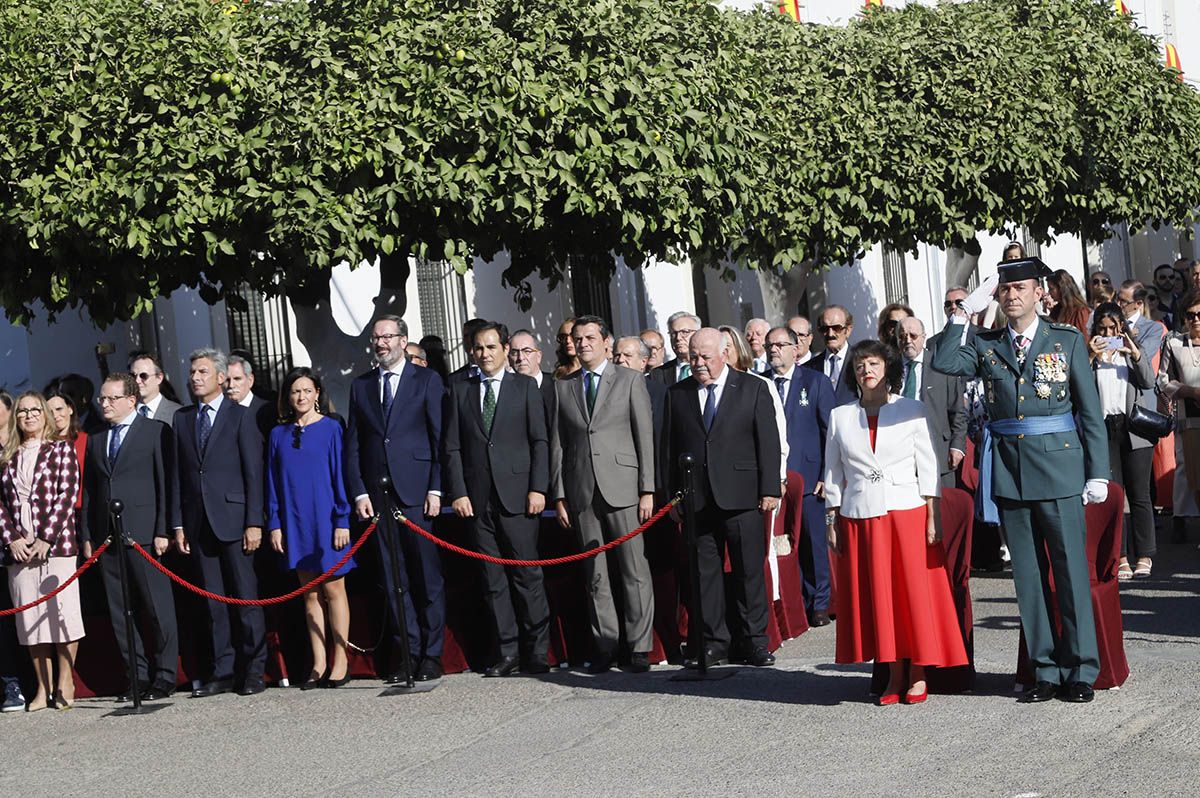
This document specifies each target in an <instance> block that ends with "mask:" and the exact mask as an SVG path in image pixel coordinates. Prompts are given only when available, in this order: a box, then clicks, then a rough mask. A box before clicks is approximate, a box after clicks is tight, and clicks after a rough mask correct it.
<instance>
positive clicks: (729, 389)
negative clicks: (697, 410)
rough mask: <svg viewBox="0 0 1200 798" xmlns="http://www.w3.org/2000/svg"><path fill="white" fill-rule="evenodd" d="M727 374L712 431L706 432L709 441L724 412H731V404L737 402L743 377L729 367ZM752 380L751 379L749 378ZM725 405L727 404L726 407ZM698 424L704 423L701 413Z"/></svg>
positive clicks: (719, 424)
mask: <svg viewBox="0 0 1200 798" xmlns="http://www.w3.org/2000/svg"><path fill="white" fill-rule="evenodd" d="M725 368H727V369H729V374H728V375H726V377H725V387H724V388H723V389H722V390H721V398H720V400H719V401H718V402H717V416H716V418H714V419H713V425H712V429H710V430H709V431H708V437H709V438H710V439H711V438H712V437H713V436H714V435H715V434H716V432H717V429H718V428H719V427H720V426H721V420H722V419H723V418H724V417H725V411H726V410H729V412H733V402H735V401H737V396H738V393H739V392H738V387H739V386H740V385H741V382H742V379H743V375H742V373H741V372H739V371H734V370H733V369H732V368H730V366H728V365H726V366H725ZM749 379H753V377H751V378H749ZM726 403H729V404H728V405H727V404H726ZM700 423H701V424H703V423H704V418H703V413H702V414H701V418H700Z"/></svg>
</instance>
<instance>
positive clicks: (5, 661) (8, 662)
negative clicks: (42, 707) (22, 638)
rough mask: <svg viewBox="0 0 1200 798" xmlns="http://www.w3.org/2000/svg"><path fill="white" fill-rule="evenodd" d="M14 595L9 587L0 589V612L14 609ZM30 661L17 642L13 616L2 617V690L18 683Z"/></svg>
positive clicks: (0, 665)
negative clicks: (26, 664)
mask: <svg viewBox="0 0 1200 798" xmlns="http://www.w3.org/2000/svg"><path fill="white" fill-rule="evenodd" d="M12 606H13V604H12V594H10V593H9V592H8V588H7V587H0V610H8V609H12ZM28 661H29V657H28V655H27V654H25V652H23V651H21V646H20V644H19V643H18V642H17V626H16V621H14V620H13V616H12V615H6V616H4V617H0V689H7V687H8V685H9V683H18V682H19V681H20V678H21V673H22V672H23V670H24V669H25V668H24V667H23V666H24V663H25V662H28Z"/></svg>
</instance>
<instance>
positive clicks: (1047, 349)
mask: <svg viewBox="0 0 1200 798" xmlns="http://www.w3.org/2000/svg"><path fill="white" fill-rule="evenodd" d="M1031 326H1032V325H1031ZM962 329H963V328H962V326H961V325H960V324H955V323H954V322H953V321H952V322H951V323H950V324H948V325H947V327H946V331H945V332H944V333H943V334H942V335H941V340H940V341H938V345H937V348H936V349H935V351H934V354H933V361H932V363H931V366H932V367H933V368H934V369H935V370H937V371H940V372H943V373H945V374H952V375H957V376H962V377H979V378H980V379H981V380H983V389H984V400H985V403H986V405H987V410H988V414H989V418H990V419H991V420H992V421H993V422H996V421H997V420H1008V421H1001V423H1000V424H999V425H997V426H999V427H1004V426H1006V425H1007V428H1008V429H1009V430H1010V431H1014V430H1019V429H1021V428H1024V427H1025V426H1026V425H1030V426H1032V425H1035V424H1038V423H1041V424H1043V425H1045V424H1046V422H1047V421H1049V420H1050V419H1048V418H1044V417H1051V416H1059V418H1056V419H1053V421H1058V422H1064V424H1060V425H1059V426H1064V425H1069V424H1070V422H1069V421H1068V420H1067V419H1068V418H1069V416H1070V414H1072V413H1074V414H1076V416H1077V419H1078V422H1077V423H1078V429H1069V430H1067V431H1057V432H1049V433H1045V434H1039V433H1037V432H1033V433H1032V434H1025V433H1023V432H1019V431H1017V432H1015V434H1002V435H994V436H993V441H992V445H993V454H992V463H991V467H992V497H994V499H995V503H996V505H997V507H998V509H999V520H1000V521H1001V523H1003V525H1004V530H1005V535H1006V537H1007V541H1008V551H1009V554H1010V556H1011V557H1012V568H1013V583H1014V586H1015V588H1016V592H1017V604H1018V606H1019V608H1020V612H1021V623H1022V625H1023V626H1024V629H1025V639H1026V641H1027V643H1028V648H1029V655H1030V659H1031V661H1032V663H1033V665H1034V668H1035V669H1036V674H1037V676H1036V678H1037V680H1038V681H1044V682H1049V683H1050V684H1054V685H1065V684H1071V683H1074V682H1083V683H1086V684H1087V685H1089V686H1090V685H1091V684H1093V683H1094V682H1095V680H1096V676H1097V674H1098V673H1099V671H1100V658H1099V652H1098V649H1097V646H1096V626H1095V619H1094V618H1093V615H1092V600H1091V580H1090V577H1089V574H1088V558H1087V552H1086V549H1085V544H1086V542H1087V527H1086V523H1085V520H1084V512H1083V501H1082V498H1081V497H1082V494H1083V492H1084V484H1085V482H1086V481H1087V480H1090V479H1102V480H1107V479H1108V477H1109V475H1110V471H1109V462H1108V437H1107V432H1106V429H1105V426H1104V418H1103V416H1102V415H1101V411H1100V397H1099V394H1098V393H1097V391H1096V384H1095V382H1094V378H1093V376H1092V370H1091V367H1090V365H1089V362H1088V354H1087V345H1086V343H1085V341H1084V338H1083V336H1082V335H1080V333H1079V330H1077V329H1076V328H1074V327H1072V326H1069V325H1063V324H1053V323H1051V322H1049V321H1048V320H1046V319H1044V318H1040V319H1038V321H1037V326H1036V329H1035V330H1033V332H1032V337H1030V338H1029V341H1028V344H1027V346H1026V348H1025V358H1024V362H1021V359H1020V358H1019V357H1018V353H1017V350H1016V349H1015V348H1014V346H1013V340H1012V333H1011V332H1010V331H1009V329H1008V328H1004V329H1001V330H991V331H988V332H982V333H979V334H978V335H977V336H976V337H975V338H974V340H969V341H967V342H966V343H965V344H963V345H961V346H960V345H959V342H960V340H961V338H962V334H961V333H962ZM1029 332H1030V331H1029V330H1026V333H1029ZM1039 417H1043V418H1039ZM1064 417H1066V418H1064ZM1027 419H1029V420H1030V421H1027ZM1081 441H1082V445H1081ZM980 465H981V469H982V468H983V463H981V464H980ZM979 489H980V490H981V491H982V490H984V487H983V485H982V484H981V485H980V488H979ZM1047 554H1048V555H1049V557H1048V559H1047ZM1050 574H1053V576H1054V585H1055V589H1056V592H1057V594H1058V611H1059V616H1060V618H1061V619H1062V633H1061V635H1060V634H1058V632H1057V631H1056V629H1055V624H1054V619H1053V617H1052V616H1051V613H1050V607H1049V606H1048V599H1049V595H1050V593H1049V589H1048V577H1049V575H1050Z"/></svg>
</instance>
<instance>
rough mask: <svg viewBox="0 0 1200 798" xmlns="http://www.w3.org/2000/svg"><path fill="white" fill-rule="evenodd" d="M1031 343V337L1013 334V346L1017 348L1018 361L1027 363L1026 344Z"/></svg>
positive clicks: (1023, 363) (1022, 363)
mask: <svg viewBox="0 0 1200 798" xmlns="http://www.w3.org/2000/svg"><path fill="white" fill-rule="evenodd" d="M1027 343H1029V339H1028V338H1026V337H1025V336H1024V335H1014V336H1013V346H1015V347H1016V348H1017V363H1019V364H1021V365H1022V366H1024V365H1025V345H1026V344H1027Z"/></svg>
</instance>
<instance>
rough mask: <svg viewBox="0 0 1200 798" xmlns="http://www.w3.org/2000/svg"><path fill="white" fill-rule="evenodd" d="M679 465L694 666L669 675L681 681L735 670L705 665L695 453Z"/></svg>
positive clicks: (710, 677) (720, 676)
mask: <svg viewBox="0 0 1200 798" xmlns="http://www.w3.org/2000/svg"><path fill="white" fill-rule="evenodd" d="M679 468H680V470H681V471H683V490H682V491H681V496H680V502H679V504H680V507H682V508H683V539H684V542H685V543H686V544H687V553H688V576H689V577H690V581H691V583H692V584H691V588H690V589H689V590H688V650H689V651H691V652H692V654H693V656H694V657H695V658H696V670H688V669H685V670H684V671H683V672H681V673H679V674H676V675H675V676H673V677H672V679H674V680H676V681H682V682H693V681H708V680H719V679H725V678H728V677H730V676H732V675H733V674H734V673H735V672H736V671H735V670H733V669H728V668H726V669H720V670H712V671H710V670H709V669H708V652H707V651H706V650H705V646H704V606H703V604H702V603H701V601H700V549H699V546H698V544H697V534H698V533H697V531H696V456H695V455H693V454H692V453H691V452H684V453H683V454H681V455H679Z"/></svg>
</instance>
